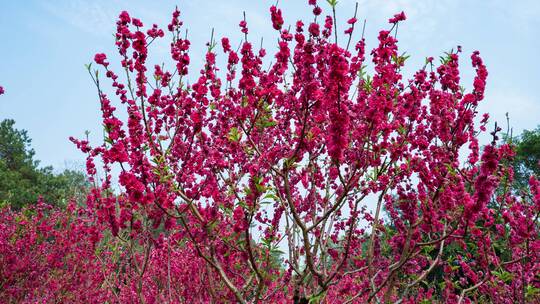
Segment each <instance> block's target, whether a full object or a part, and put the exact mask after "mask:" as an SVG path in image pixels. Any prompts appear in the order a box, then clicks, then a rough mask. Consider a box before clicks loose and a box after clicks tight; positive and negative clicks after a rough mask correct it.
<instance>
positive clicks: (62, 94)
mask: <svg viewBox="0 0 540 304" xmlns="http://www.w3.org/2000/svg"><path fill="white" fill-rule="evenodd" d="M156 2H157V1H143V0H139V1H134V0H133V1H120V0H107V1H105V0H92V1H91V0H66V1H30V0H29V1H8V0H0V37H2V38H1V39H2V42H1V43H0V85H2V86H4V88H5V89H6V94H5V95H3V96H1V97H0V120H1V119H4V118H13V119H15V120H16V122H17V124H16V126H17V127H18V128H24V129H27V130H28V132H29V135H30V137H31V138H32V139H33V147H34V149H35V150H36V153H37V157H38V158H39V159H41V160H42V164H44V165H53V166H55V167H56V168H58V169H63V168H65V167H73V166H75V167H76V166H78V165H79V164H81V163H82V162H81V161H82V159H83V155H82V154H81V153H80V152H78V151H77V150H76V149H75V147H74V146H73V145H72V144H71V143H70V142H69V141H68V137H69V136H75V137H82V136H83V135H84V131H85V130H89V131H90V132H91V133H90V134H91V136H90V137H91V139H93V141H94V143H97V142H98V140H99V138H100V136H101V134H102V131H101V123H100V112H99V103H98V101H97V98H96V91H95V88H94V86H93V84H92V81H91V79H90V77H89V76H88V74H87V71H86V70H85V68H84V64H86V63H89V62H90V61H91V60H92V58H93V55H94V54H95V53H96V52H105V53H107V54H108V55H109V57H111V55H113V54H114V38H113V33H114V29H115V20H116V16H117V15H118V14H119V13H120V12H121V11H122V10H127V11H129V12H130V14H131V15H132V16H135V17H138V18H140V19H141V20H142V21H143V22H145V25H146V24H148V25H150V24H152V23H157V24H159V25H161V26H162V27H166V24H167V23H168V21H169V19H170V13H171V12H172V10H173V9H174V7H175V6H176V5H178V7H179V8H180V10H181V11H182V19H183V20H184V21H185V24H186V25H187V26H188V27H189V33H190V34H189V36H190V38H191V40H192V45H193V48H192V52H191V57H192V59H193V61H194V64H195V66H194V67H196V69H195V70H198V69H199V66H200V65H199V64H200V60H198V58H199V57H200V56H197V55H196V54H202V50H203V48H204V44H205V42H206V41H207V40H208V39H209V37H210V31H211V28H212V27H214V28H215V31H216V34H217V36H218V37H221V36H223V35H227V36H229V37H230V38H231V39H232V41H235V39H236V41H239V39H240V34H239V31H238V26H237V25H238V22H239V20H240V19H241V18H242V11H246V14H247V20H248V24H249V26H250V37H251V38H250V39H253V40H257V41H258V40H259V37H265V41H268V42H266V43H265V47H267V48H269V49H271V47H273V45H271V43H270V42H271V41H275V39H274V37H275V32H274V31H273V30H272V28H271V24H270V23H269V14H268V8H269V6H270V5H272V4H274V3H275V0H273V1H253V0H252V1H247V0H243V1H240V0H236V1H233V0H228V1H224V0H221V1H218V0H206V1H160V2H159V4H157V3H156ZM319 2H321V4H322V5H323V8H326V5H325V4H324V3H323V2H324V1H321V0H319ZM306 3H307V0H305V1H304V0H281V1H280V4H279V6H280V7H281V8H283V10H284V17H285V22H286V23H288V24H293V23H294V21H296V19H298V18H306V17H308V16H309V12H310V11H309V9H308V7H307V5H306ZM354 3H355V1H353V0H341V1H339V4H338V19H340V20H341V21H345V20H347V19H348V18H349V17H350V16H351V14H352V13H353V10H354ZM358 3H359V16H358V18H359V19H364V18H366V19H367V28H366V38H367V43H368V47H369V48H372V47H374V46H375V42H376V37H377V32H378V30H380V29H383V28H388V26H387V23H386V20H387V19H388V18H389V17H391V16H392V15H393V14H394V13H397V12H399V11H401V10H403V11H405V13H406V14H407V16H408V20H407V21H406V22H405V23H403V24H401V25H400V28H399V34H398V38H399V40H400V50H401V51H406V52H407V53H408V54H410V55H412V57H411V59H409V61H408V67H407V69H406V71H407V72H409V73H411V72H412V71H414V70H415V69H416V68H418V67H420V66H421V65H422V63H423V61H424V58H425V57H427V56H433V57H435V58H437V57H438V56H439V55H441V54H442V53H443V52H444V51H447V50H450V49H451V48H455V47H456V46H457V45H461V46H462V47H463V52H464V55H463V56H462V64H461V65H462V67H463V69H464V71H465V72H464V76H465V77H464V85H465V87H467V88H470V87H471V80H470V76H471V72H472V69H471V68H470V62H469V61H468V57H469V55H470V53H471V52H472V51H473V50H479V51H480V52H481V54H482V56H483V58H484V60H485V63H486V64H487V67H488V70H489V77H488V88H487V94H486V99H485V101H484V102H483V104H482V105H481V107H480V112H489V113H490V115H491V117H492V118H493V119H492V120H497V121H499V122H500V123H502V124H505V113H506V112H509V113H510V117H511V126H512V127H513V128H514V134H516V133H519V132H521V131H522V130H523V129H533V128H535V127H536V126H537V125H538V124H540V114H539V113H540V94H538V93H537V90H538V89H539V87H540V56H539V55H540V42H539V41H540V40H539V39H538V37H540V18H539V16H540V1H535V0H523V1H497V0H495V1H478V0H477V1H468V0H461V1H459V0H438V1H427V0H425V1H421V0H395V1H390V0H388V1H386V0H385V1H383V0H379V1H376V0H360V1H358ZM164 42H165V41H164ZM153 52H154V56H153V57H151V59H152V60H153V61H154V62H153V63H160V62H162V61H165V60H166V58H167V45H166V43H162V44H156V46H155V49H154V50H153Z"/></svg>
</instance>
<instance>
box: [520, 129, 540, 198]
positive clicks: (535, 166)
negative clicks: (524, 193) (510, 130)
mask: <svg viewBox="0 0 540 304" xmlns="http://www.w3.org/2000/svg"><path fill="white" fill-rule="evenodd" d="M514 144H515V145H516V157H515V160H514V173H515V181H516V186H517V187H518V188H520V189H522V188H525V187H526V186H527V184H528V181H529V177H530V176H531V175H536V176H540V164H539V161H540V126H538V127H537V128H536V129H535V130H532V131H528V130H525V131H523V133H522V134H521V135H520V136H519V137H518V138H517V139H516V140H515V141H514Z"/></svg>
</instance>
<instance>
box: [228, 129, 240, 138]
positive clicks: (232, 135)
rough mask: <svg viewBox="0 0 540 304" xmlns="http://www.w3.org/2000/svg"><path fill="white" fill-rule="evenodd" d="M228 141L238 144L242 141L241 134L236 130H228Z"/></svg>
mask: <svg viewBox="0 0 540 304" xmlns="http://www.w3.org/2000/svg"><path fill="white" fill-rule="evenodd" d="M228 138H229V140H230V141H232V142H239V141H240V139H242V133H241V132H239V131H238V128H236V127H232V128H231V129H230V130H229V136H228Z"/></svg>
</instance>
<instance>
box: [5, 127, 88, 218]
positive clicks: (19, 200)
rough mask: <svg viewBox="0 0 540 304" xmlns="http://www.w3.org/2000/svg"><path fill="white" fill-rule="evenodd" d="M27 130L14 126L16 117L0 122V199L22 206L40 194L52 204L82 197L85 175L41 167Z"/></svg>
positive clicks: (13, 205)
mask: <svg viewBox="0 0 540 304" xmlns="http://www.w3.org/2000/svg"><path fill="white" fill-rule="evenodd" d="M31 142H32V141H31V139H30V137H29V136H28V133H27V131H26V130H18V129H16V128H15V121H14V120H12V119H5V120H3V121H2V122H1V123H0V203H4V204H9V205H11V206H12V207H13V208H16V209H20V208H21V207H22V206H24V205H27V204H33V203H35V202H37V199H38V197H39V196H43V199H44V200H45V201H46V202H48V203H51V204H56V205H65V203H66V201H67V200H69V199H70V198H72V197H78V198H79V200H80V199H81V198H82V195H83V194H84V193H85V188H86V187H88V185H89V184H88V182H87V179H86V177H85V175H84V174H83V173H81V172H78V171H75V170H64V171H63V172H61V173H59V174H55V173H54V171H53V168H52V167H51V166H48V167H42V168H40V167H39V161H38V160H36V159H35V157H34V156H35V152H34V150H33V149H32V148H31V146H30V144H31Z"/></svg>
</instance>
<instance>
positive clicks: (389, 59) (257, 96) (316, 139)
mask: <svg viewBox="0 0 540 304" xmlns="http://www.w3.org/2000/svg"><path fill="white" fill-rule="evenodd" d="M328 2H329V3H330V5H331V8H332V11H333V12H335V5H336V1H335V0H332V1H328ZM309 4H310V5H311V6H312V9H313V14H314V21H310V22H306V23H304V22H303V21H297V22H296V24H295V26H294V27H293V30H292V31H290V30H289V29H287V27H286V26H284V24H285V21H284V19H283V17H282V12H281V9H279V8H277V7H275V6H272V7H271V8H270V17H271V22H272V26H273V28H274V29H275V30H276V31H277V33H278V34H279V41H278V49H277V51H276V53H275V54H274V55H273V57H272V58H271V60H272V62H271V64H270V66H269V67H268V68H264V67H263V63H264V62H265V60H267V59H265V58H266V57H267V54H266V50H265V49H262V48H257V47H256V46H255V45H254V44H252V43H251V42H250V39H249V27H248V22H247V21H246V20H245V19H244V20H242V21H241V22H240V24H239V27H240V30H241V32H242V33H243V34H244V39H243V41H242V43H241V45H240V47H239V49H238V50H234V49H233V48H232V47H231V43H230V41H229V39H227V38H222V39H221V40H220V41H219V42H218V41H215V40H214V39H213V38H212V40H211V41H209V42H208V50H207V52H206V54H205V59H206V61H205V64H204V67H203V68H202V69H201V70H200V72H199V73H198V75H197V76H194V75H193V74H190V56H189V48H190V41H189V40H188V38H187V37H185V36H183V34H182V33H183V30H182V29H183V23H182V21H180V12H179V11H178V10H175V11H174V13H173V16H172V20H171V22H170V24H169V25H168V27H167V31H168V34H169V35H170V36H171V37H172V41H171V44H170V53H171V59H172V61H173V62H174V65H173V66H172V67H171V68H170V69H168V68H165V67H164V66H163V65H154V66H152V65H151V64H150V63H149V62H148V61H147V59H148V53H149V50H150V45H151V44H152V42H153V41H154V40H155V39H161V38H162V37H164V36H165V31H164V30H162V29H160V28H159V27H158V26H157V25H152V26H151V27H148V28H147V29H145V27H144V25H143V23H142V22H141V21H140V20H139V19H136V18H133V17H132V16H130V15H129V14H128V13H127V12H122V13H121V14H120V16H119V19H118V21H117V23H116V24H117V33H116V46H117V48H118V53H119V56H120V63H121V71H115V70H114V69H113V68H112V65H111V64H110V61H109V58H108V57H107V56H106V55H105V54H96V56H95V58H94V61H95V63H96V64H98V65H99V66H100V69H101V70H103V71H104V74H105V80H104V79H103V77H102V76H101V75H102V74H99V72H98V71H95V72H92V71H91V67H90V66H89V71H90V72H91V73H90V74H91V75H92V77H93V80H94V82H95V84H96V86H97V89H98V93H99V99H100V103H101V110H102V114H103V125H104V128H105V133H106V135H105V140H104V142H103V143H102V144H100V145H98V146H91V145H90V143H89V142H88V141H86V140H77V139H73V138H72V141H73V142H74V143H75V144H76V145H77V146H78V148H79V149H80V150H81V151H83V152H84V153H86V154H87V155H88V158H87V171H88V175H89V176H90V178H91V179H92V181H93V182H94V183H95V185H96V187H95V188H94V189H93V190H92V191H91V193H90V195H89V196H88V199H87V208H88V210H89V213H90V214H91V216H92V217H93V218H94V219H95V221H94V223H95V226H93V227H94V228H95V229H98V231H100V232H101V233H102V234H103V235H106V236H107V237H104V238H101V239H100V246H101V247H99V248H101V249H100V250H98V252H94V251H90V250H89V251H87V252H84V254H83V255H82V256H81V258H79V259H78V260H77V262H78V263H82V262H84V263H90V264H91V263H93V261H95V258H94V257H93V256H92V254H90V253H95V255H96V256H97V257H99V259H100V262H101V263H104V265H107V267H104V268H100V267H93V268H94V269H95V270H96V273H97V274H95V275H93V276H91V277H90V278H89V281H90V282H91V283H92V284H99V285H100V286H99V289H100V290H102V291H104V292H103V293H100V295H99V296H102V297H107V298H109V301H112V302H115V301H118V302H126V301H127V302H137V301H139V302H143V303H147V302H149V303H156V302H164V301H168V302H179V303H184V302H218V303H221V302H239V303H284V302H294V303H307V302H308V301H309V302H310V303H318V302H322V303H370V302H377V303H379V302H385V303H419V302H423V303H430V302H444V303H472V302H475V303H476V302H496V303H513V302H514V301H522V302H527V301H535V300H540V298H539V291H540V289H539V288H540V277H539V276H538V273H540V269H539V268H540V263H539V259H540V240H539V228H540V227H539V225H538V215H539V214H540V186H539V185H540V184H539V182H538V180H537V179H536V178H535V177H531V179H530V191H529V192H526V193H525V192H523V193H514V192H513V191H512V190H511V188H510V186H509V185H510V184H511V182H512V176H513V172H512V169H511V167H509V166H507V165H505V164H507V163H508V162H509V161H510V160H511V158H512V156H513V151H512V147H511V146H510V145H508V144H499V143H498V133H499V132H500V129H499V128H497V127H495V130H494V131H493V132H492V137H493V142H492V143H491V144H489V145H487V146H486V147H485V148H483V149H482V150H481V149H480V146H479V143H478V140H477V136H478V134H479V132H484V131H485V130H486V127H485V126H486V124H487V122H488V116H487V115H485V116H484V117H483V119H482V121H481V122H480V125H479V126H478V127H477V126H476V125H475V121H474V119H475V117H476V116H477V111H476V108H477V106H478V103H479V102H481V101H482V99H483V98H484V91H485V87H486V79H487V75H488V73H487V70H486V67H485V65H484V63H483V61H482V59H481V57H480V54H479V53H478V52H474V53H473V54H472V55H471V56H470V59H471V62H472V67H473V69H474V70H475V72H476V75H475V77H474V82H473V85H472V89H471V90H470V91H467V90H465V89H464V88H463V86H462V85H461V82H460V72H459V57H460V55H461V49H460V48H458V50H457V51H452V52H450V53H448V54H446V56H444V57H442V58H441V63H440V64H436V63H435V62H434V60H433V58H428V59H427V60H426V63H425V66H423V67H422V68H421V69H420V70H418V71H417V72H416V73H414V75H413V77H412V78H411V79H409V80H406V79H404V78H403V75H402V73H401V69H402V68H403V66H404V64H405V62H406V59H407V56H405V55H403V54H400V53H399V52H398V47H397V39H396V38H395V35H394V34H393V31H394V29H396V28H397V25H398V23H399V22H402V21H404V20H405V19H406V17H405V14H404V13H400V14H396V15H395V16H393V17H392V18H391V19H390V20H389V24H390V29H389V30H382V31H380V32H379V36H378V41H379V42H378V45H377V46H376V47H375V48H374V49H373V50H372V51H371V52H370V53H369V55H370V56H369V58H370V59H371V64H372V66H373V72H372V74H371V72H370V70H371V69H370V68H368V62H367V59H366V45H365V42H364V38H363V37H362V38H361V39H360V40H359V41H357V42H356V43H353V42H352V38H353V34H354V33H356V32H355V30H356V31H357V28H358V27H356V26H355V25H357V22H358V21H357V18H356V13H355V15H354V16H352V18H351V19H349V20H348V21H347V24H348V28H347V29H346V30H345V33H344V35H345V38H346V40H347V43H346V45H341V44H339V43H338V35H339V34H340V33H338V32H337V31H336V28H337V25H336V22H335V21H336V18H335V16H334V15H333V14H332V15H330V16H326V17H323V16H322V8H321V7H320V6H318V4H317V2H316V1H315V0H310V1H309ZM362 36H363V35H362ZM221 53H223V54H224V56H226V58H227V65H226V67H225V69H223V70H221V69H219V68H218V67H217V65H216V57H217V56H219V55H218V54H221ZM267 61H269V60H267ZM120 75H122V76H120ZM100 76H101V78H100ZM104 81H107V82H108V83H110V85H111V86H112V88H113V91H114V94H115V97H114V98H112V97H111V96H109V95H107V94H106V93H105V92H104V88H103V82H104ZM188 83H191V84H188ZM113 100H114V101H113ZM121 111H124V112H125V114H127V115H126V117H127V118H126V119H125V120H122V119H120V118H119V117H122V116H123V115H119V112H121ZM98 159H99V161H98ZM97 166H102V167H103V172H104V177H103V178H102V179H99V178H98V177H97V169H96V167H97ZM116 172H118V174H116ZM114 176H117V177H118V184H119V189H116V186H115V183H114V182H113V177H114ZM118 190H119V191H118ZM102 224H105V225H106V226H107V228H106V229H105V228H104V227H102V226H101V225H102ZM84 240H85V238H84V237H82V238H81V240H80V242H82V244H85V243H84V242H85V241H84ZM81 260H82V261H81ZM98 270H99V271H98ZM10 285H13V284H12V283H10ZM60 286H61V285H60ZM74 288H76V287H74ZM36 292H38V293H43V291H39V290H37V291H36ZM96 299H99V298H96ZM96 301H97V300H96Z"/></svg>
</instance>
